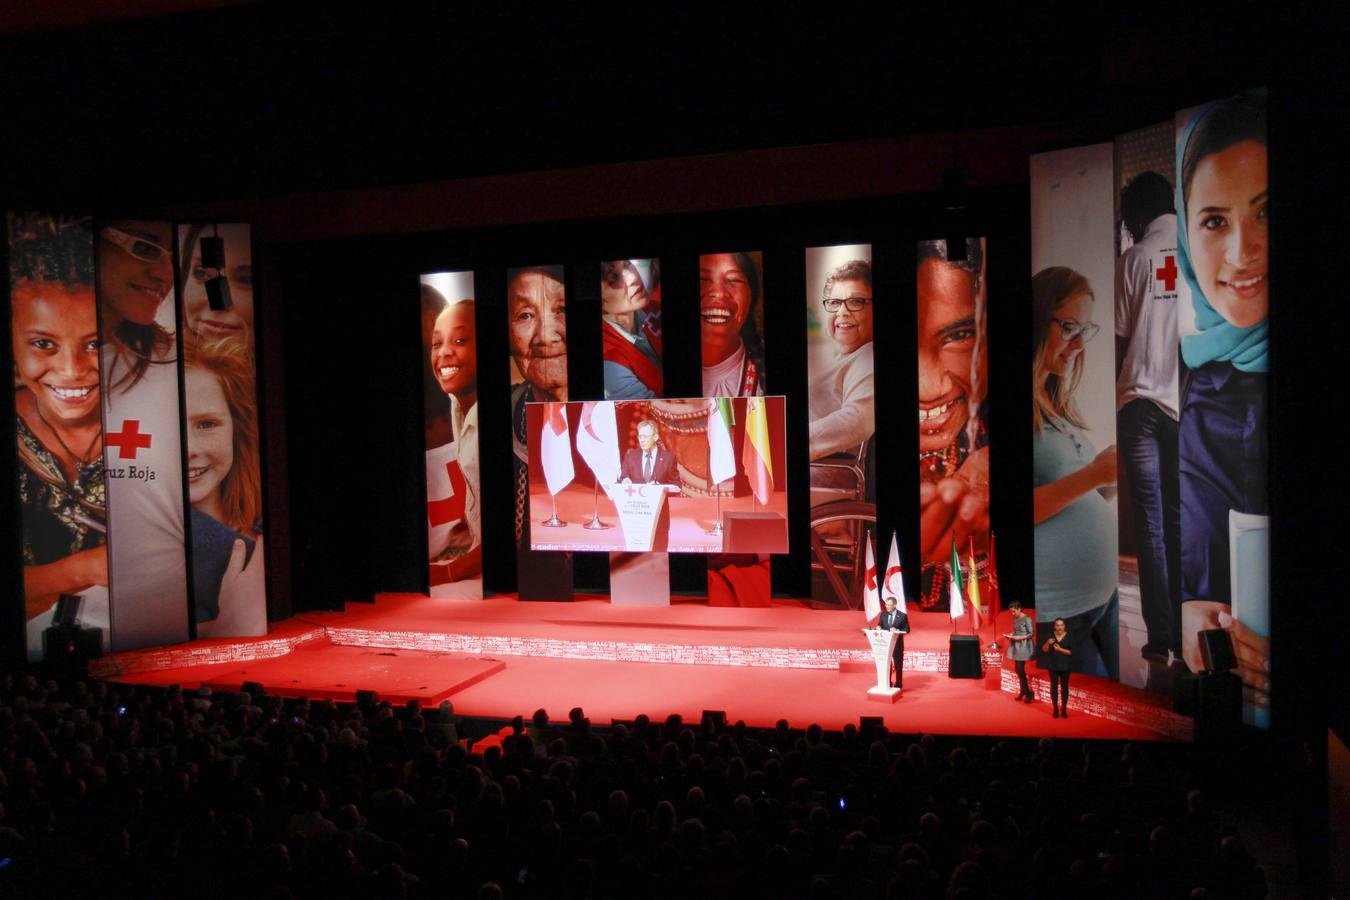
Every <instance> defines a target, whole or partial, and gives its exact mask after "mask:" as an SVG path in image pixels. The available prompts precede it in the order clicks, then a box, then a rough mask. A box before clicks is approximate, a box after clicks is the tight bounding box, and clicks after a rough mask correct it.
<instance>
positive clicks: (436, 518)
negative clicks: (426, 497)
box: [427, 459, 469, 527]
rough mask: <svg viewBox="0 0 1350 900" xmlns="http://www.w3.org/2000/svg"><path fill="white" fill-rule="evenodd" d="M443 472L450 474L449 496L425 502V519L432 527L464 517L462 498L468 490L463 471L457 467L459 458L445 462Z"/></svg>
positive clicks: (467, 493) (463, 498)
mask: <svg viewBox="0 0 1350 900" xmlns="http://www.w3.org/2000/svg"><path fill="white" fill-rule="evenodd" d="M445 472H446V474H447V475H449V476H450V496H449V497H445V498H443V499H441V500H431V501H429V502H428V503H427V521H428V522H430V523H431V525H432V527H435V526H437V525H444V524H445V523H447V522H453V521H455V520H456V519H462V518H464V500H465V498H466V497H467V496H468V495H469V492H468V489H467V484H466V483H465V481H464V473H463V472H461V471H460V469H459V460H457V459H452V460H450V462H448V463H446V464H445Z"/></svg>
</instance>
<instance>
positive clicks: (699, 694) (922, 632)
mask: <svg viewBox="0 0 1350 900" xmlns="http://www.w3.org/2000/svg"><path fill="white" fill-rule="evenodd" d="M912 618H913V619H914V621H915V629H914V632H913V633H911V634H910V636H909V637H908V639H907V641H906V662H907V665H906V676H905V692H904V695H903V696H902V697H901V698H900V699H899V700H898V701H897V702H896V703H894V704H890V703H884V704H883V703H878V702H875V701H869V700H868V698H867V695H866V690H867V688H868V687H870V686H871V685H872V684H873V682H874V679H875V675H874V670H873V668H872V666H871V663H870V654H869V652H868V650H867V649H866V642H865V640H864V638H863V635H862V634H860V632H859V629H860V628H861V626H862V616H861V614H860V613H857V612H834V611H822V610H811V609H807V608H805V607H804V606H803V605H801V604H798V603H793V602H791V601H788V602H785V603H782V604H780V605H776V606H774V607H773V608H770V609H726V608H710V607H707V606H705V605H702V604H696V603H687V602H686V603H676V604H675V605H672V606H670V607H656V608H652V607H643V608H640V609H634V608H632V607H616V606H612V605H611V604H609V603H608V602H607V601H605V600H603V599H599V598H593V599H586V600H580V601H578V602H574V603H558V604H553V603H547V604H546V603H522V602H519V601H517V600H515V599H514V598H511V597H497V598H492V599H489V600H484V601H463V600H448V599H442V598H428V597H425V596H420V595H385V596H381V597H380V598H379V600H378V602H376V603H374V604H351V605H349V606H348V609H347V610H346V611H345V612H342V613H315V614H307V615H305V616H303V617H301V618H297V619H293V620H288V621H287V622H281V623H275V624H274V625H273V626H272V631H271V633H270V634H269V635H268V637H267V638H252V639H240V640H237V641H228V640H216V641H203V642H197V643H194V644H188V645H181V646H178V647H172V648H162V649H155V650H147V651H139V652H137V653H124V654H116V655H114V656H111V657H104V658H103V659H100V660H98V661H96V662H97V667H98V669H99V670H100V671H101V672H102V673H103V674H104V675H105V676H107V677H110V678H112V679H113V680H117V681H126V682H136V683H153V684H170V683H178V684H182V685H184V686H185V687H186V686H193V687H195V686H196V685H198V684H208V685H211V686H212V687H216V688H221V689H236V688H238V687H239V686H241V685H242V683H243V682H244V681H257V682H260V683H262V684H263V685H264V686H265V687H266V688H267V689H268V690H269V691H272V692H274V693H278V694H284V695H305V696H311V697H335V698H338V699H350V698H352V697H354V696H355V693H356V691H358V690H373V691H376V692H377V693H378V694H379V695H380V696H381V697H382V698H385V699H389V700H395V701H399V702H402V701H406V700H408V699H412V698H414V697H416V698H417V699H419V700H420V701H422V702H424V703H434V702H438V701H439V700H441V699H443V698H445V697H450V698H452V699H453V702H454V704H455V709H456V712H458V713H460V714H462V715H470V716H488V717H503V718H506V717H510V716H513V715H516V714H521V715H525V716H529V715H530V714H531V713H532V712H533V711H534V710H535V709H537V708H539V707H543V708H545V709H547V710H548V711H549V713H550V717H551V718H553V719H557V720H565V718H566V714H567V711H568V710H569V709H570V708H572V707H574V706H580V707H582V708H583V709H585V711H586V714H587V715H588V716H590V717H591V719H592V720H593V721H596V722H607V721H608V720H610V719H611V718H619V719H631V718H633V717H634V716H636V715H638V714H641V713H646V714H647V715H650V716H653V717H656V716H661V717H664V716H665V715H667V714H669V713H676V712H677V713H680V714H681V715H683V716H685V717H686V718H692V719H694V720H697V718H698V717H699V715H700V714H701V712H702V711H703V710H705V709H718V710H723V711H725V712H726V713H727V716H728V717H729V718H730V719H731V720H732V721H735V720H738V719H743V720H745V721H746V722H747V723H748V724H750V725H755V726H769V725H772V724H774V723H775V722H776V721H777V720H778V719H779V718H787V719H788V720H789V721H790V722H791V723H792V724H793V725H795V726H804V725H807V724H810V723H813V722H814V723H817V724H820V725H822V726H824V727H827V728H840V727H842V726H843V725H845V724H848V723H850V722H852V723H856V722H857V721H858V718H859V717H860V716H881V717H883V719H884V721H885V722H886V725H887V727H888V728H890V729H892V730H893V731H903V732H928V731H931V732H946V733H957V734H1001V735H1040V734H1062V735H1066V736H1073V737H1100V738H1106V737H1112V738H1130V739H1153V740H1159V739H1167V738H1184V737H1185V736H1186V733H1187V732H1188V720H1184V719H1181V718H1180V717H1176V716H1174V715H1172V714H1171V713H1170V711H1167V710H1164V709H1160V708H1159V707H1158V706H1157V704H1158V699H1157V698H1156V696H1153V695H1148V694H1145V693H1143V692H1141V691H1134V690H1133V689H1130V688H1123V687H1121V686H1120V685H1116V684H1113V683H1109V682H1103V681H1102V680H1101V679H1093V678H1088V677H1084V676H1078V677H1076V678H1075V681H1074V687H1075V697H1074V698H1073V704H1072V706H1071V709H1074V710H1076V711H1077V712H1078V714H1075V715H1073V716H1072V717H1071V718H1069V719H1068V720H1056V719H1052V718H1051V715H1050V706H1049V704H1048V703H1044V702H1041V703H1036V704H1032V705H1026V704H1021V703H1016V702H1014V701H1013V700H1012V699H1011V697H1012V695H1011V693H1010V692H1011V691H1012V690H1014V689H1015V688H1014V687H1013V686H1012V684H1014V683H1015V682H1013V683H1010V681H1009V678H1010V676H1011V675H1012V673H1011V672H1010V671H1007V672H1005V671H1003V669H1002V667H1001V666H1000V665H998V660H997V657H996V655H993V654H988V655H986V665H987V666H988V670H987V671H986V676H985V677H984V678H982V679H951V678H948V677H947V675H946V664H945V656H946V650H947V639H948V636H949V634H950V620H949V619H948V618H947V617H946V616H945V615H940V614H937V615H935V614H919V613H916V614H914V615H913V617H912ZM988 630H989V631H990V632H991V634H992V631H993V629H992V628H990V629H988ZM1004 630H1007V629H1006V628H1005V629H1004ZM985 637H986V639H987V637H988V635H986V636H985ZM1034 680H1036V681H1037V682H1038V683H1040V686H1041V688H1043V687H1044V684H1043V682H1044V681H1045V677H1044V675H1043V674H1042V673H1036V676H1035V679H1034ZM1041 693H1042V694H1044V691H1043V690H1042V691H1041Z"/></svg>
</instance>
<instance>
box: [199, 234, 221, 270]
mask: <svg viewBox="0 0 1350 900" xmlns="http://www.w3.org/2000/svg"><path fill="white" fill-rule="evenodd" d="M197 246H198V247H199V248H200V249H201V253H202V268H203V269H223V268H225V239H224V238H223V237H204V238H202V239H201V240H200V241H198V242H197Z"/></svg>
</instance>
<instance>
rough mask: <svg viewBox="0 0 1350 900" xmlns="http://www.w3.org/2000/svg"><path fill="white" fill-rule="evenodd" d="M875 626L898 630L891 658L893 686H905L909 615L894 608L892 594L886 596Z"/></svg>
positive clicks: (884, 629) (893, 596)
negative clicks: (893, 664) (906, 639)
mask: <svg viewBox="0 0 1350 900" xmlns="http://www.w3.org/2000/svg"><path fill="white" fill-rule="evenodd" d="M877 627H878V628H880V629H882V630H883V631H897V632H899V637H897V638H896V641H895V651H894V652H893V653H892V654H891V659H893V660H894V661H895V685H894V687H898V688H903V687H904V686H905V685H904V681H905V635H906V634H908V633H909V616H908V615H906V614H905V613H903V612H901V611H900V610H898V609H896V608H895V595H894V594H890V595H888V596H887V597H886V611H885V612H883V613H882V614H881V618H880V619H878V620H877Z"/></svg>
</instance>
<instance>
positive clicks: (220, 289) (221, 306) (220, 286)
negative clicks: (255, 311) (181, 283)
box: [206, 275, 234, 312]
mask: <svg viewBox="0 0 1350 900" xmlns="http://www.w3.org/2000/svg"><path fill="white" fill-rule="evenodd" d="M206 305H207V306H209V307H210V308H211V309H212V310H213V311H214V312H224V311H225V310H227V309H229V308H230V307H231V306H234V301H233V300H232V299H231V298H230V280H229V279H228V278H226V277H225V276H224V275H217V276H216V277H214V278H208V279H206Z"/></svg>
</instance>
